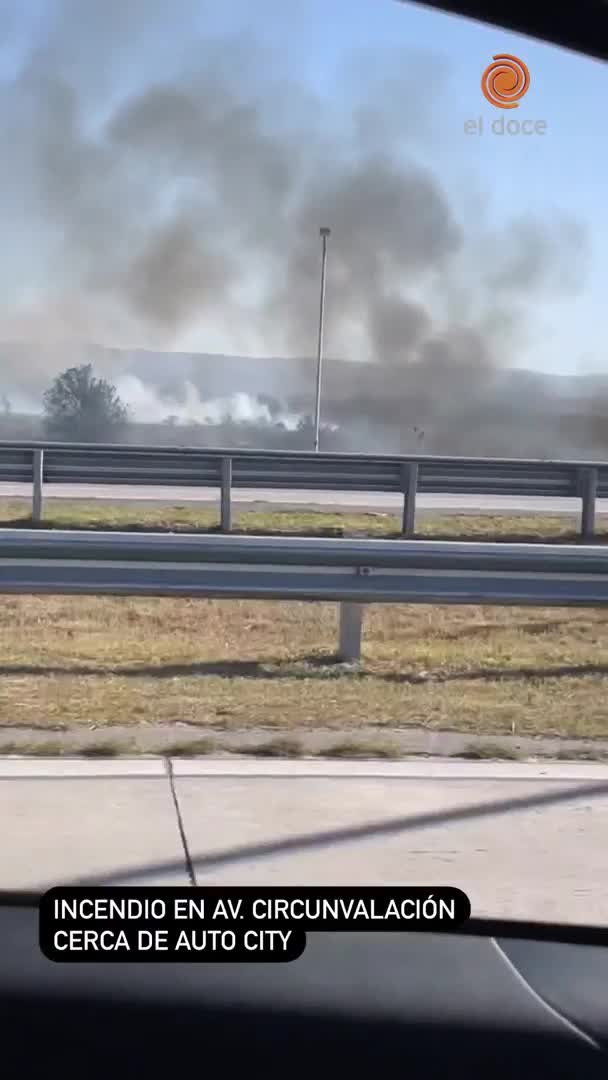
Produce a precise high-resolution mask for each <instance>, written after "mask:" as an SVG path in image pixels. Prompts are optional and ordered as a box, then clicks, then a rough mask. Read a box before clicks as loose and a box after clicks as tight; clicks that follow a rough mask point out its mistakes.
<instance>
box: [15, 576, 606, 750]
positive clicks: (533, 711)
mask: <svg viewBox="0 0 608 1080" xmlns="http://www.w3.org/2000/svg"><path fill="white" fill-rule="evenodd" d="M607 621H608V617H607V616H606V614H604V613H603V612H602V611H598V610H583V611H578V610H575V609H566V610H559V609H532V608H499V607H443V606H439V605H438V606H425V605H421V606H411V607H407V606H402V605H395V606H393V605H377V606H371V607H370V608H369V610H368V611H367V612H366V617H365V622H364V639H363V640H364V650H363V660H362V664H361V667H360V669H359V670H358V671H348V670H346V669H344V668H343V667H342V666H341V665H336V664H335V663H334V662H332V659H331V656H332V652H333V650H334V648H335V642H336V638H337V611H336V606H335V605H331V604H304V603H287V602H285V603H278V602H270V601H238V600H230V601H219V600H186V599H172V598H163V599H151V598H150V599H147V598H146V599H144V598H127V597H124V598H108V597H93V598H86V599H85V598H80V597H37V596H2V597H0V657H1V662H0V725H1V726H2V727H3V728H4V732H5V735H6V737H10V735H11V732H13V733H14V731H15V730H16V729H29V730H31V729H35V730H37V731H39V732H41V733H46V734H49V733H51V732H62V731H63V732H68V733H72V734H78V733H83V732H88V731H89V729H91V728H95V729H96V730H97V729H99V731H98V733H99V737H100V738H101V736H102V735H104V734H105V735H106V736H111V735H112V731H113V730H114V731H116V734H117V735H118V731H119V729H120V731H121V733H123V732H124V729H125V728H126V729H127V731H128V730H131V731H133V732H134V733H135V732H137V731H138V730H142V731H145V729H146V728H150V729H151V730H152V729H153V728H154V727H155V726H159V725H160V726H161V727H162V728H163V729H164V730H169V731H170V730H174V731H175V729H176V725H187V728H188V729H189V730H190V734H191V737H192V738H202V737H204V738H209V737H212V738H214V737H216V735H217V733H218V732H219V733H222V732H225V733H236V732H239V731H254V730H257V731H259V730H265V731H267V732H268V736H269V738H275V737H279V736H285V735H289V734H293V733H294V731H295V730H296V729H302V730H308V731H315V730H319V729H324V730H333V731H335V732H336V733H337V734H338V735H340V736H344V735H345V734H346V733H348V735H349V736H350V735H352V734H355V735H356V734H358V732H359V731H360V729H361V728H363V727H365V728H366V729H370V728H371V729H375V730H376V731H377V734H378V735H379V736H381V735H382V730H383V729H390V728H401V729H407V728H408V727H409V728H425V729H426V730H428V731H437V730H453V731H461V732H465V733H470V734H476V735H478V734H483V735H486V736H488V737H493V736H500V735H504V734H512V733H515V734H517V735H520V736H522V735H539V734H542V733H545V734H549V735H571V736H578V737H597V736H602V735H608V719H607V711H606V705H605V697H606V690H607V687H608V679H607V674H608V638H607V635H606V627H607ZM185 734H186V735H187V731H186V733H185ZM177 741H180V740H177V739H176V742H177ZM181 741H183V739H182V740H181Z"/></svg>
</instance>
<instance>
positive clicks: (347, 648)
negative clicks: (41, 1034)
mask: <svg viewBox="0 0 608 1080" xmlns="http://www.w3.org/2000/svg"><path fill="white" fill-rule="evenodd" d="M362 629H363V604H356V603H352V602H351V601H346V600H343V601H342V603H341V604H340V644H339V649H338V656H339V659H340V660H342V661H343V662H344V663H347V664H358V663H359V661H360V659H361V635H362Z"/></svg>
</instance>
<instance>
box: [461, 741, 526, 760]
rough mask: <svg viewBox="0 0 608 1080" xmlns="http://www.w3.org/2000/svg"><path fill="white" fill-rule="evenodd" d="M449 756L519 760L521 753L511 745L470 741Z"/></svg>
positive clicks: (473, 758)
mask: <svg viewBox="0 0 608 1080" xmlns="http://www.w3.org/2000/svg"><path fill="white" fill-rule="evenodd" d="M451 756H452V757H457V758H465V759H467V760H468V761H519V760H520V758H521V754H520V753H519V752H518V751H517V750H515V749H514V748H513V747H510V746H508V745H501V743H495V742H486V743H472V744H471V745H470V746H466V747H465V748H464V750H459V751H458V753H454V754H452V755H451Z"/></svg>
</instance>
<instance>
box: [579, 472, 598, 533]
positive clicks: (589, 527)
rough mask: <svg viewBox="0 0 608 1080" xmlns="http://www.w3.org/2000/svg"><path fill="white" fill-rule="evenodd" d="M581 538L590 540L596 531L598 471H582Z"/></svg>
mask: <svg viewBox="0 0 608 1080" xmlns="http://www.w3.org/2000/svg"><path fill="white" fill-rule="evenodd" d="M580 491H581V500H582V507H581V536H582V537H583V538H584V539H588V538H589V537H591V536H593V533H594V531H595V499H596V495H597V469H581V473H580Z"/></svg>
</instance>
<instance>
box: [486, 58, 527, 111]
mask: <svg viewBox="0 0 608 1080" xmlns="http://www.w3.org/2000/svg"><path fill="white" fill-rule="evenodd" d="M492 59H493V61H494V63H493V64H488V66H487V68H486V70H485V71H484V73H483V75H482V76H481V89H482V91H483V95H484V97H485V98H486V100H487V101H489V102H490V105H495V106H496V108H497V109H517V107H518V103H519V101H520V99H521V98H522V97H523V96H524V94H527V92H528V90H529V89H530V72H529V71H528V69H527V67H526V65H525V64H524V62H523V60H519V59H518V57H517V56H510V55H509V54H508V53H502V54H499V55H498V56H493V57H492Z"/></svg>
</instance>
